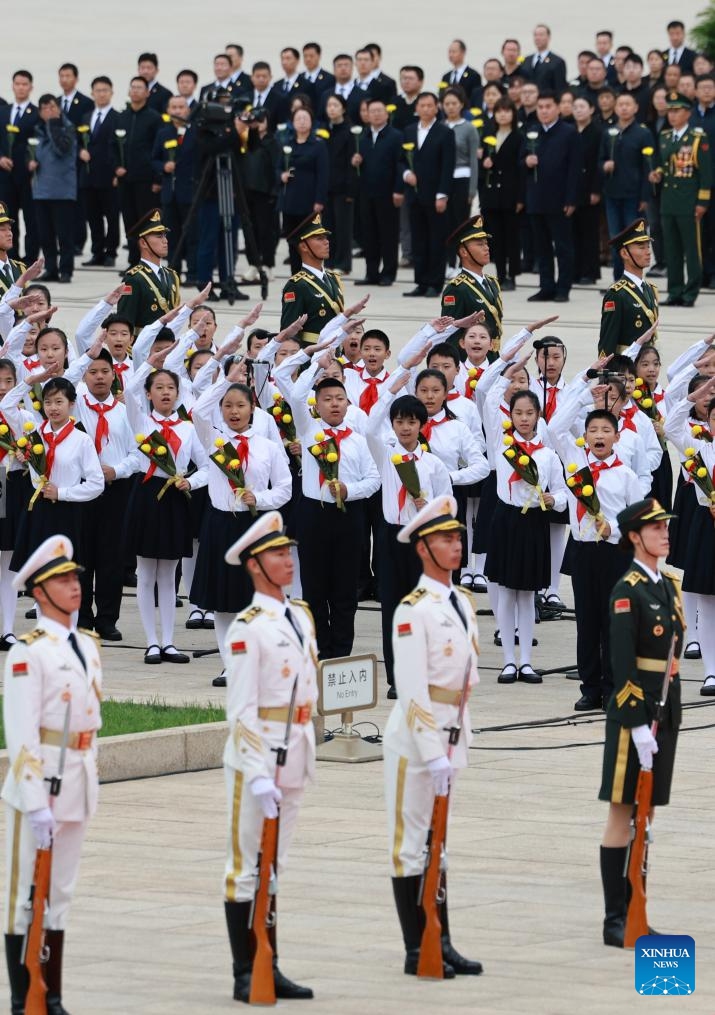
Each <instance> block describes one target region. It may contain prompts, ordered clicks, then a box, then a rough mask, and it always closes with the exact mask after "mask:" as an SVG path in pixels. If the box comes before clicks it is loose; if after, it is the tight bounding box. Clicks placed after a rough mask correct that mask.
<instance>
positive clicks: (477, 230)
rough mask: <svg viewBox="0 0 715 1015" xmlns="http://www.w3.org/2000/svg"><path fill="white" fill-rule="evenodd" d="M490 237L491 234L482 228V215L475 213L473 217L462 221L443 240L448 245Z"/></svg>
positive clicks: (488, 238)
mask: <svg viewBox="0 0 715 1015" xmlns="http://www.w3.org/2000/svg"><path fill="white" fill-rule="evenodd" d="M491 238H492V234H491V233H488V232H487V231H486V229H485V228H484V219H483V218H482V216H481V215H475V216H474V218H471V219H467V221H466V222H462V224H461V226H457V228H456V229H455V230H454V232H453V233H451V235H449V236H448V237H447V239H446V241H445V242H446V244H447V245H449V244H450V243H469V241H470V240H490V239H491Z"/></svg>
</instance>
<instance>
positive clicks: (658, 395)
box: [653, 388, 665, 405]
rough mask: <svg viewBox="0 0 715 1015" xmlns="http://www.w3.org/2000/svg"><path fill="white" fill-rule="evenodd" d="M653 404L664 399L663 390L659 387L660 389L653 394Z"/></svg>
mask: <svg viewBox="0 0 715 1015" xmlns="http://www.w3.org/2000/svg"><path fill="white" fill-rule="evenodd" d="M653 397H654V399H655V404H656V405H657V404H658V402H662V401H663V400H664V399H665V391H664V390H663V389H662V388H661V389H660V391H656V392H655V394H654V396H653Z"/></svg>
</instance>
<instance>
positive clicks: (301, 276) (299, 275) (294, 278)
mask: <svg viewBox="0 0 715 1015" xmlns="http://www.w3.org/2000/svg"><path fill="white" fill-rule="evenodd" d="M306 278H307V279H310V275H309V274H308V273H307V271H297V272H296V273H295V275H291V277H290V281H291V282H303V281H304V280H305V279H306Z"/></svg>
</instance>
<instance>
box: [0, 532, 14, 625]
mask: <svg viewBox="0 0 715 1015" xmlns="http://www.w3.org/2000/svg"><path fill="white" fill-rule="evenodd" d="M11 560H12V550H2V551H0V613H2V633H3V635H6V634H12V633H13V632H14V630H15V613H16V611H17V592H16V591H15V589H14V588H13V587H12V580H13V578H14V577H15V574H16V572H15V571H11V570H10V561H11Z"/></svg>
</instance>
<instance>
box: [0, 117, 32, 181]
mask: <svg viewBox="0 0 715 1015" xmlns="http://www.w3.org/2000/svg"><path fill="white" fill-rule="evenodd" d="M13 109H14V106H13V105H10V104H8V105H7V106H2V107H0V155H10V146H9V144H8V131H7V125H8V124H9V123H10V122H11V120H12V111H13ZM39 122H40V114H39V112H38V109H37V106H35V105H33V104H32V103H31V102H30V103H29V104H28V105H27V106H26V107H25V112H24V113H23V114H22V116H21V117H20V122H19V123H18V124H17V125H16V126H17V127H19V129H20V133H19V134H15V135H14V138H15V139H14V141H13V143H12V161H13V167H12V169H11V170H10V171H9V172H8V171H7V170H5V169H0V189H1V188H2V181H3V180H4V179H7V178H10V177H11V178H12V179H13V180H14V181H15V183H16V184H17V185H18V186H21V185H22V183H23V182H25V181H26V180H27V179H28V177H29V175H30V174H29V172H28V169H27V139H28V138H29V137H34V136H35V127H36V126H37V124H38V123H39Z"/></svg>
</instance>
